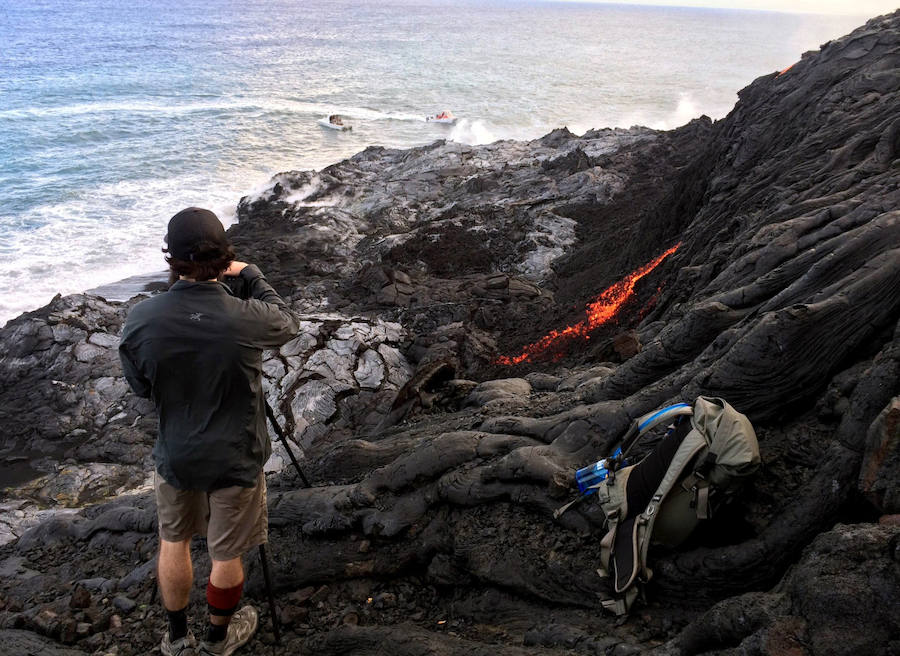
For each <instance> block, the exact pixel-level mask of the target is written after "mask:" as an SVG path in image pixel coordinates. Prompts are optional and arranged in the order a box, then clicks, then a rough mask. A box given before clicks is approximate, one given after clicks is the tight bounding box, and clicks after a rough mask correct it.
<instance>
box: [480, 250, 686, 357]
mask: <svg viewBox="0 0 900 656" xmlns="http://www.w3.org/2000/svg"><path fill="white" fill-rule="evenodd" d="M679 246H681V242H679V243H677V244H675V245H674V246H672V248H670V249H669V250H667V251H666V252H665V253H663V254H662V255H659V256H658V257H656V259H654V260H653V261H652V262H648V263H647V264H645V265H644V266H642V267H641V268H640V269H638V270H637V271H633V272H632V273H630V274H628V275H627V276H625V278H623V279H622V280H620V281H619V282H617V283H616V284H614V285H612V286H611V287H609V288H607V289H606V290H605V291H603V293H602V294H600V295H599V296H598V297H597V299H596V300H595V301H593V302H592V303H590V304H589V305H588V306H587V309H586V310H585V314H586V315H587V316H586V317H585V318H584V319H583V320H582V321H579V322H578V323H576V324H574V325H572V326H567V327H565V328H563V329H562V330H552V331H550V332H549V333H547V334H546V335H544V336H543V337H541V338H540V339H539V340H538V341H536V342H534V343H533V344H529V345H528V346H526V347H525V348H523V349H522V352H521V353H520V354H519V355H512V356H506V355H502V356H500V357H499V358H497V359H496V360H495V361H494V362H495V364H505V365H513V364H519V363H520V362H526V361H530V360H531V359H532V358H534V357H536V356H539V355H541V354H543V353H546V352H547V351H548V350H550V349H551V348H552V347H554V346H558V345H559V344H561V343H563V342H565V341H567V340H570V339H574V338H576V337H580V338H582V339H590V333H591V332H592V331H593V330H595V329H596V328H598V327H599V326H602V325H603V324H605V323H606V322H607V321H609V320H610V319H612V318H613V317H614V316H615V315H616V312H618V311H619V308H621V307H622V306H623V305H624V304H625V302H626V301H628V299H630V298H631V297H632V296H633V295H634V286H635V285H636V284H637V281H638V280H640V279H641V278H643V277H644V276H646V275H647V274H648V273H650V272H651V271H653V269H655V268H656V267H657V266H659V263H660V262H662V261H663V260H664V259H666V258H667V257H669V256H670V255H671V254H672V253H674V252H675V251H677V250H678V247H679ZM560 357H561V356H560ZM557 359H558V358H557Z"/></svg>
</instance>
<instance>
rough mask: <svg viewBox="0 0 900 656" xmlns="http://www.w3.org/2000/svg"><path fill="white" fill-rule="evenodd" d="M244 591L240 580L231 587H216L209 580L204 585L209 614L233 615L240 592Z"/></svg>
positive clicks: (219, 615) (239, 598)
mask: <svg viewBox="0 0 900 656" xmlns="http://www.w3.org/2000/svg"><path fill="white" fill-rule="evenodd" d="M243 591H244V582H243V581H241V582H240V583H238V584H237V585H236V586H234V587H233V588H218V587H216V586H214V585H213V584H212V582H211V581H210V582H209V583H208V584H207V585H206V601H207V603H208V604H209V614H210V615H216V616H218V617H228V616H229V615H234V611H236V610H237V605H238V602H239V601H240V600H241V593H243Z"/></svg>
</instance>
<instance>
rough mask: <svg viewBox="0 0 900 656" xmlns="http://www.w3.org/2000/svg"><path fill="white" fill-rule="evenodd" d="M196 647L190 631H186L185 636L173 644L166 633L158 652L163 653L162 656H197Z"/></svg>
mask: <svg viewBox="0 0 900 656" xmlns="http://www.w3.org/2000/svg"><path fill="white" fill-rule="evenodd" d="M196 646H197V641H196V640H194V634H192V633H191V632H190V631H188V634H187V635H186V636H184V637H183V638H179V639H178V640H175V641H174V642H172V641H171V640H169V632H168V631H166V635H164V636H163V639H162V642H161V643H159V650H160V651H161V652H162V653H163V656H197V651H196V649H195V647H196Z"/></svg>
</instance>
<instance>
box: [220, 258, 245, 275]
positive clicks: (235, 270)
mask: <svg viewBox="0 0 900 656" xmlns="http://www.w3.org/2000/svg"><path fill="white" fill-rule="evenodd" d="M245 266H247V263H246V262H238V261H237V260H235V261H233V262H232V263H231V264H229V265H228V268H227V269H225V273H224V274H223V275H226V276H231V277H232V278H237V277H238V276H239V275H241V271H243V270H244V267H245Z"/></svg>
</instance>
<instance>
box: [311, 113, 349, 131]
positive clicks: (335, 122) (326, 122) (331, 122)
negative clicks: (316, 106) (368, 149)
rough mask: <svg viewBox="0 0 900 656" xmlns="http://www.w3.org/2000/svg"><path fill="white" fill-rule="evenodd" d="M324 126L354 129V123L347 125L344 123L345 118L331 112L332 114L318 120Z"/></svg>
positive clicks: (335, 128)
mask: <svg viewBox="0 0 900 656" xmlns="http://www.w3.org/2000/svg"><path fill="white" fill-rule="evenodd" d="M316 123H318V124H319V125H321V126H322V127H323V128H330V129H332V130H341V131H344V130H352V129H353V126H352V125H347V124H346V123H344V119H343V118H341V115H340V114H331V115H330V116H325V117H324V118H320V119H319V120H318V121H316Z"/></svg>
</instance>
